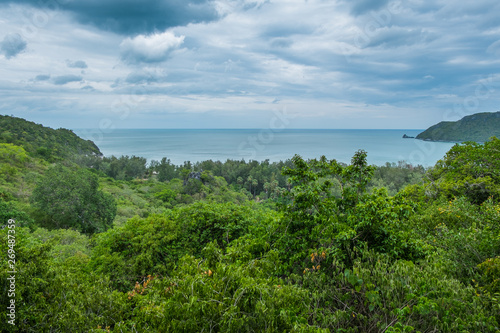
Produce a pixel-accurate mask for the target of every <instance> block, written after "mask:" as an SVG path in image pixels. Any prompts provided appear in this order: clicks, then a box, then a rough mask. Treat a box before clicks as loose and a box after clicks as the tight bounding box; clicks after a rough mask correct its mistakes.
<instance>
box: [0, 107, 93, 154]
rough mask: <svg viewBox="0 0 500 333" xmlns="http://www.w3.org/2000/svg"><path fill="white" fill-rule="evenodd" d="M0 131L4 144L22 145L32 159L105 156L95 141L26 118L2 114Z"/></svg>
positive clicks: (0, 116)
mask: <svg viewBox="0 0 500 333" xmlns="http://www.w3.org/2000/svg"><path fill="white" fill-rule="evenodd" d="M0 128H1V129H2V131H1V133H0V143H11V144H14V145H16V146H22V147H23V148H24V149H25V150H26V152H27V153H28V154H29V155H31V156H37V157H41V158H44V159H48V158H49V157H50V158H52V159H53V158H55V159H64V158H66V157H69V156H72V155H75V154H79V155H95V156H101V155H102V153H101V151H100V150H99V148H98V147H97V146H96V145H95V144H94V143H93V142H92V141H90V140H84V139H82V138H80V137H79V136H77V135H76V134H75V133H73V131H71V130H68V129H64V128H59V129H57V130H55V129H52V128H49V127H45V126H43V125H39V124H36V123H34V122H31V121H27V120H25V119H22V118H17V117H12V116H3V115H0Z"/></svg>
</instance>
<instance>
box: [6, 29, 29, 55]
mask: <svg viewBox="0 0 500 333" xmlns="http://www.w3.org/2000/svg"><path fill="white" fill-rule="evenodd" d="M26 46H27V43H26V41H25V40H24V39H23V37H21V35H19V34H16V33H14V34H8V35H7V36H5V37H4V39H3V41H2V42H0V53H2V54H3V55H4V56H5V58H7V59H10V58H12V57H15V56H16V55H18V54H19V53H21V52H23V51H24V50H25V49H26Z"/></svg>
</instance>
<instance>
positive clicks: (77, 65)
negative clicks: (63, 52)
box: [66, 60, 88, 69]
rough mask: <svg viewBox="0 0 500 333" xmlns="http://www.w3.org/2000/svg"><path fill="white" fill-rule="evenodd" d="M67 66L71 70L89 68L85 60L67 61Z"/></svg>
mask: <svg viewBox="0 0 500 333" xmlns="http://www.w3.org/2000/svg"><path fill="white" fill-rule="evenodd" d="M66 64H67V65H68V67H69V68H82V69H84V68H87V67H88V66H87V63H86V62H85V61H83V60H77V61H69V60H68V61H67V62H66Z"/></svg>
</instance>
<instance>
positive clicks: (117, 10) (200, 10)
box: [0, 0, 219, 35]
mask: <svg viewBox="0 0 500 333" xmlns="http://www.w3.org/2000/svg"><path fill="white" fill-rule="evenodd" d="M9 3H12V4H20V3H23V4H28V5H31V6H33V7H35V8H41V9H44V10H64V11H68V12H71V13H72V14H73V15H74V16H75V17H76V19H77V20H78V21H79V22H80V23H84V24H91V25H94V26H96V27H98V28H100V29H104V30H110V31H114V32H117V33H120V34H126V35H128V34H130V35H135V34H138V33H151V32H155V31H164V30H166V29H167V28H170V27H175V26H184V25H187V24H189V23H197V22H205V21H213V20H216V19H218V18H219V16H218V14H217V11H216V9H215V7H214V2H213V1H211V0H161V1H158V0H105V1H102V0H74V1H68V0H54V1H40V0H15V1H13V0H0V4H9Z"/></svg>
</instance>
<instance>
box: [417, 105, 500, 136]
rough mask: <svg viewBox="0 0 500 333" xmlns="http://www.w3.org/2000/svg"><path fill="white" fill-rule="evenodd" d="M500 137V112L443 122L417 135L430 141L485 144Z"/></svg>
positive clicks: (478, 114)
mask: <svg viewBox="0 0 500 333" xmlns="http://www.w3.org/2000/svg"><path fill="white" fill-rule="evenodd" d="M492 136H496V137H500V111H497V112H483V113H476V114H473V115H470V116H466V117H463V118H462V119H460V120H459V121H442V122H440V123H439V124H436V125H434V126H431V127H429V128H428V129H427V130H425V131H424V132H422V133H420V134H419V135H417V137H416V138H417V139H420V140H428V141H452V142H464V141H476V142H485V141H488V139H489V138H491V137H492Z"/></svg>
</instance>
